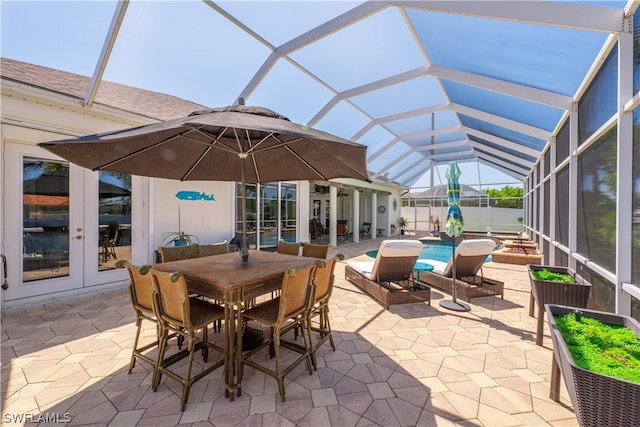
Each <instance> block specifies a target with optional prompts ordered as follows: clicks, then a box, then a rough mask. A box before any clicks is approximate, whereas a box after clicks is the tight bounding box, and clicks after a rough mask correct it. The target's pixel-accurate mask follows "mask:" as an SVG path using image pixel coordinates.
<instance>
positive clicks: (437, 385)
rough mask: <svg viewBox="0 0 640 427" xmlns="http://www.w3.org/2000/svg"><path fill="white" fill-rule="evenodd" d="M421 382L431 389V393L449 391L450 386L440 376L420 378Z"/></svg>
mask: <svg viewBox="0 0 640 427" xmlns="http://www.w3.org/2000/svg"><path fill="white" fill-rule="evenodd" d="M420 383H421V384H422V385H423V386H424V387H426V388H427V390H429V392H430V393H442V392H444V391H449V387H447V385H446V384H445V383H443V382H442V381H441V380H440V378H438V377H429V378H420Z"/></svg>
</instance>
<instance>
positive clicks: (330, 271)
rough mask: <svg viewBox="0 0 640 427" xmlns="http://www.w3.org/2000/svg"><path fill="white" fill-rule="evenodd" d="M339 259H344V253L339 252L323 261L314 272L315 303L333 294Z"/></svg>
mask: <svg viewBox="0 0 640 427" xmlns="http://www.w3.org/2000/svg"><path fill="white" fill-rule="evenodd" d="M338 259H340V260H342V259H344V255H342V254H338V255H336V256H334V257H333V258H331V259H328V260H326V261H325V262H322V265H317V266H316V271H315V273H314V274H313V284H314V287H315V295H314V298H313V303H314V304H315V303H316V302H319V301H323V300H326V299H328V298H329V297H330V296H331V292H332V291H333V282H334V280H335V274H334V270H335V268H336V263H337V261H338Z"/></svg>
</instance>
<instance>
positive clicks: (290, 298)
mask: <svg viewBox="0 0 640 427" xmlns="http://www.w3.org/2000/svg"><path fill="white" fill-rule="evenodd" d="M315 269H316V265H312V266H311V267H306V268H298V269H295V270H294V269H292V268H289V269H287V271H286V272H285V273H284V277H283V278H282V289H281V291H280V307H279V309H278V323H279V324H282V323H283V322H284V321H286V320H287V319H290V318H292V317H294V316H296V315H298V314H300V313H302V312H304V311H305V310H307V309H308V308H309V307H310V305H311V303H310V300H311V295H310V293H311V280H312V278H313V274H314V271H315Z"/></svg>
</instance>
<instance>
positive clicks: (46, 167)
mask: <svg viewBox="0 0 640 427" xmlns="http://www.w3.org/2000/svg"><path fill="white" fill-rule="evenodd" d="M22 177H23V179H22V183H23V189H22V198H23V214H22V248H23V249H22V281H23V282H30V281H34V280H41V279H48V278H52V277H59V276H68V275H69V243H70V235H69V164H68V163H67V162H59V161H54V160H45V159H39V158H35V157H28V156H25V157H23V160H22Z"/></svg>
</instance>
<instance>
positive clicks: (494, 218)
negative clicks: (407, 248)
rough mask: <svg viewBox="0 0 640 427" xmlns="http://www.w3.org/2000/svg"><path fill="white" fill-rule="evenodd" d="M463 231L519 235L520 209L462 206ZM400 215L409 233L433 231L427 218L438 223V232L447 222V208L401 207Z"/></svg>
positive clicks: (522, 213)
mask: <svg viewBox="0 0 640 427" xmlns="http://www.w3.org/2000/svg"><path fill="white" fill-rule="evenodd" d="M460 210H461V211H462V217H463V219H464V231H467V232H485V233H486V232H487V231H491V232H492V233H496V234H498V233H501V232H502V233H519V232H521V231H522V222H521V221H522V217H523V216H524V212H523V210H522V209H512V208H496V207H468V206H462V207H461V208H460ZM400 215H401V216H403V217H405V218H407V219H408V220H409V227H407V229H408V230H409V231H421V232H428V231H432V230H435V227H434V224H433V222H431V221H430V220H429V218H432V219H436V218H438V219H439V221H440V231H444V223H445V221H446V220H447V206H442V207H440V206H419V207H414V206H411V207H402V208H401V209H400Z"/></svg>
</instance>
